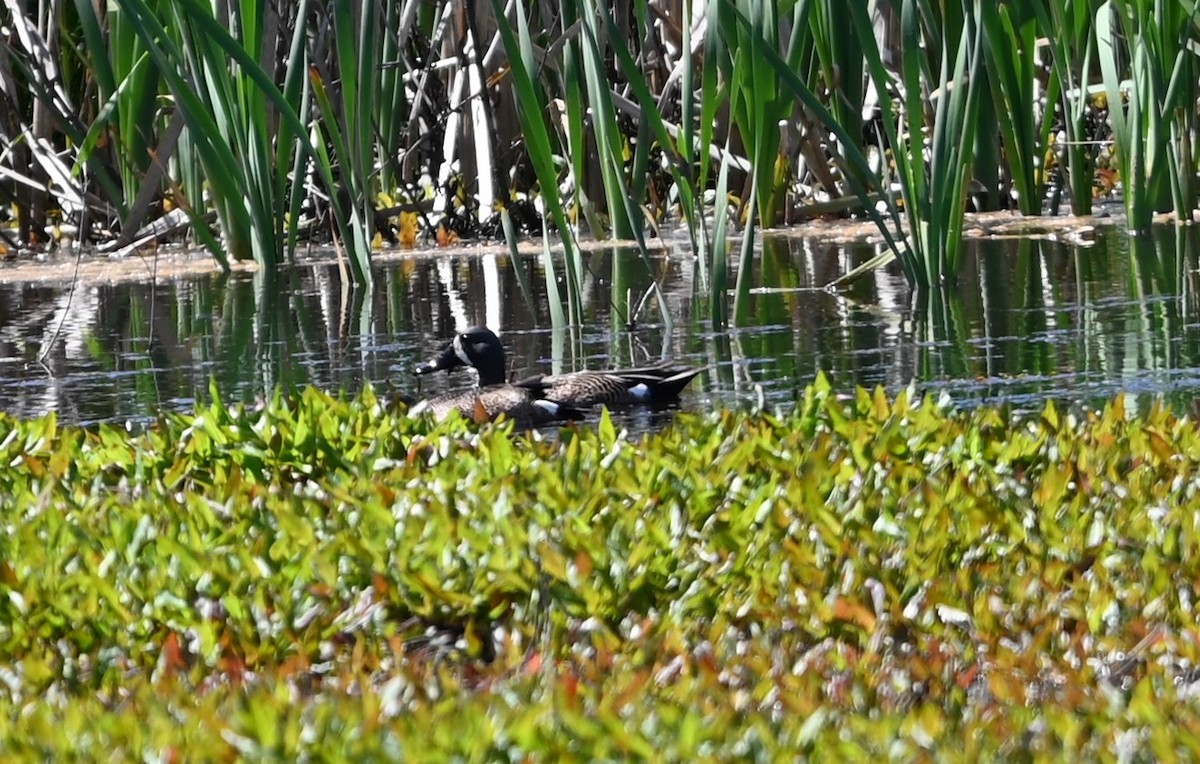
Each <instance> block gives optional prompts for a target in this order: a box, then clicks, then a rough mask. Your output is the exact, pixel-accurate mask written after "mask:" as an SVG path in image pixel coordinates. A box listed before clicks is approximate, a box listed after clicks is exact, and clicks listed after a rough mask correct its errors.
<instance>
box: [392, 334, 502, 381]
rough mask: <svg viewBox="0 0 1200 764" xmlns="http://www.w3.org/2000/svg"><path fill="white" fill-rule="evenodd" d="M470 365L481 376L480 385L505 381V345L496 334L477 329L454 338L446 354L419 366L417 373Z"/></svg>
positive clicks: (446, 345)
mask: <svg viewBox="0 0 1200 764" xmlns="http://www.w3.org/2000/svg"><path fill="white" fill-rule="evenodd" d="M459 366H468V367H470V368H472V369H475V371H476V372H478V373H479V386H480V387H486V386H488V385H498V384H501V383H503V382H504V346H503V345H501V344H500V338H499V337H497V336H496V334H495V332H493V331H492V330H491V329H489V328H487V327H486V326H476V327H472V328H471V329H467V330H466V331H465V332H461V333H459V334H456V335H454V339H452V340H450V341H449V342H447V343H446V344H445V345H444V346H443V347H442V351H441V352H440V353H438V354H437V355H435V356H434V357H433V358H430V359H429V360H428V361H426V362H424V363H421V364H417V367H416V369H414V371H415V372H416V373H417V374H431V373H433V372H435V371H449V370H451V369H455V368H458V367H459Z"/></svg>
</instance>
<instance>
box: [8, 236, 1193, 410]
mask: <svg viewBox="0 0 1200 764" xmlns="http://www.w3.org/2000/svg"><path fill="white" fill-rule="evenodd" d="M968 248H969V257H968V258H967V269H966V272H965V273H964V274H963V276H962V279H961V281H960V283H961V285H962V286H961V287H959V288H958V289H956V290H955V291H954V292H953V293H949V294H945V295H936V296H935V298H934V299H929V300H927V301H926V302H924V303H922V304H918V305H913V304H911V302H910V298H909V294H908V291H907V289H906V288H905V286H904V282H903V279H902V277H901V275H900V273H899V271H898V270H896V269H891V270H888V269H884V270H880V271H876V272H875V273H873V274H871V275H869V276H868V277H866V278H863V279H861V280H859V281H858V282H856V283H854V284H852V285H851V286H850V287H849V288H848V289H847V290H845V291H844V292H842V293H840V294H832V293H829V292H827V291H824V290H822V289H821V287H822V286H823V285H824V284H827V283H829V282H830V281H832V280H833V279H834V278H836V277H837V276H838V275H839V274H841V273H843V272H845V271H846V270H848V269H849V268H851V267H853V266H854V265H857V264H858V263H860V262H863V261H865V260H867V259H869V258H870V257H872V256H874V255H875V254H876V251H875V250H874V249H872V248H871V247H869V246H867V245H840V244H839V245H832V244H824V243H815V242H812V241H808V240H804V239H796V238H783V237H768V238H766V239H765V240H764V241H763V243H762V244H761V248H760V251H759V259H758V261H757V262H756V264H755V274H754V279H755V282H756V286H755V288H754V290H753V292H752V294H751V304H750V310H749V315H750V316H751V324H750V325H749V326H744V327H740V328H733V329H730V330H729V331H722V332H718V331H714V330H713V328H712V322H711V321H710V320H709V316H708V315H707V310H708V304H709V301H708V298H707V295H706V293H705V291H704V290H705V287H704V283H703V278H704V274H703V269H701V268H699V267H698V266H697V264H696V262H695V260H694V259H693V257H692V256H691V254H690V253H689V252H687V251H686V250H685V249H684V248H682V246H680V247H677V248H675V249H673V250H669V251H667V252H665V253H664V254H662V255H660V256H657V257H655V258H653V259H651V260H649V261H647V260H646V259H644V258H643V257H641V256H639V255H637V254H636V253H634V252H632V251H626V250H611V249H610V250H600V251H595V252H592V253H590V254H589V255H588V262H587V271H586V274H585V290H584V295H583V315H584V323H583V325H582V326H580V327H576V328H573V329H570V330H563V331H555V330H553V329H552V328H551V317H550V312H549V309H548V306H547V303H546V298H545V277H544V274H543V271H542V269H541V265H540V261H539V259H538V258H537V257H528V258H520V259H517V260H515V261H514V260H512V259H510V258H509V257H507V256H504V255H495V254H471V255H463V254H461V253H460V254H457V255H438V254H432V255H431V254H429V253H423V254H420V255H414V256H412V257H399V258H393V259H390V260H389V261H388V262H385V263H380V264H379V265H378V266H377V271H378V273H377V275H378V288H377V289H376V291H375V293H374V294H373V295H371V296H370V298H369V299H368V297H367V295H365V294H364V293H362V292H360V291H355V290H353V289H351V288H350V287H349V285H348V284H347V283H346V282H345V281H344V280H343V279H341V278H340V277H339V274H338V270H337V268H336V266H334V265H320V266H308V267H302V268H295V269H291V270H288V271H283V272H280V273H266V272H256V273H235V274H231V275H228V276H220V275H205V276H201V277H193V278H186V279H179V280H174V281H169V282H163V283H159V284H157V285H151V284H148V283H120V284H99V285H80V286H78V287H77V288H76V289H75V290H74V293H73V294H72V292H71V290H70V287H69V285H68V284H61V285H52V286H48V285H45V284H22V283H8V284H4V285H0V294H2V298H0V395H2V396H3V401H4V408H5V409H6V410H7V411H9V412H11V413H14V414H17V415H20V416H35V415H39V414H43V413H46V412H48V411H51V410H54V411H58V412H59V416H60V418H62V419H63V420H66V421H76V422H84V423H90V422H96V421H107V420H117V421H124V420H130V419H131V420H135V421H137V420H145V419H147V418H148V417H151V416H153V414H154V413H155V412H156V411H158V410H160V409H166V410H187V409H190V408H191V407H192V406H193V405H194V403H195V401H197V400H206V399H207V398H208V390H209V380H210V378H211V379H213V380H215V382H216V386H217V388H218V390H219V391H220V393H221V395H222V396H223V397H224V398H225V399H226V400H243V401H253V400H254V399H255V398H257V397H260V396H262V395H263V394H264V391H268V390H272V389H274V388H276V387H280V386H281V387H285V388H287V387H296V386H302V385H305V384H314V385H318V386H320V387H322V388H326V389H345V390H349V391H354V390H357V389H359V388H361V387H362V385H363V384H364V382H367V381H370V382H372V383H374V384H376V385H377V386H382V387H383V388H385V389H386V388H388V387H389V386H390V385H393V384H394V385H395V386H396V387H398V388H400V389H403V390H405V391H407V392H409V393H412V394H416V395H424V394H433V393H437V392H441V391H444V390H448V389H453V388H457V387H461V386H466V385H469V384H470V383H471V379H470V377H468V376H467V375H466V374H465V373H464V374H457V375H436V376H435V377H434V378H432V379H423V380H421V382H422V385H423V387H422V388H420V389H418V387H417V380H416V378H415V377H414V376H412V374H411V373H410V370H411V369H412V367H413V365H414V364H415V363H416V362H418V361H419V360H422V359H423V358H425V357H426V356H427V355H429V354H430V353H432V352H433V351H434V350H435V349H436V348H437V347H438V344H439V342H440V341H441V340H442V339H444V338H445V337H447V336H449V335H450V334H452V333H453V332H454V331H455V329H456V328H463V327H466V326H469V325H473V324H487V325H489V326H491V327H493V328H496V329H499V330H500V331H501V332H502V335H503V339H504V342H505V345H506V348H507V350H508V353H509V368H510V372H511V373H514V374H517V375H526V374H532V373H535V372H537V371H545V370H554V371H569V370H573V369H578V368H612V367H617V366H627V365H637V364H644V363H648V362H653V361H656V360H659V359H661V358H664V357H668V356H669V357H673V358H675V359H677V360H680V361H686V362H688V363H692V364H695V365H698V366H703V367H706V368H707V369H708V373H707V374H705V375H702V376H701V377H700V378H699V379H698V380H697V381H696V382H695V383H693V386H692V387H691V388H689V389H688V390H687V391H686V393H685V395H684V398H683V400H682V401H681V404H680V405H681V408H683V409H685V410H696V411H705V410H711V409H714V408H719V407H750V406H755V405H765V406H767V407H769V408H773V407H780V406H788V405H790V404H791V402H792V401H793V400H794V398H795V395H796V394H797V392H798V391H799V390H802V389H803V387H804V385H806V384H807V383H808V382H809V381H810V380H811V379H812V378H813V376H814V375H815V374H816V373H817V371H818V370H824V371H825V372H826V373H827V374H828V375H829V377H830V379H831V381H832V382H833V384H834V385H835V386H836V387H838V388H842V389H846V390H849V389H851V388H852V387H854V386H855V385H864V386H867V387H873V386H875V385H883V386H884V387H886V388H888V389H889V390H895V389H897V388H899V387H902V386H904V385H907V384H909V382H910V381H914V380H915V381H916V383H917V384H918V386H919V387H920V388H922V389H924V390H932V391H939V392H940V391H944V392H946V393H947V394H949V395H950V396H951V397H952V398H954V399H955V400H958V401H960V402H962V403H963V404H966V405H973V404H976V403H981V402H1000V401H1004V402H1009V403H1013V404H1015V405H1016V406H1018V407H1023V408H1030V407H1035V406H1038V405H1040V403H1041V401H1042V400H1043V399H1045V398H1047V397H1050V398H1055V399H1062V400H1070V401H1074V400H1082V401H1085V402H1093V401H1097V400H1099V399H1102V398H1105V397H1109V396H1111V395H1112V394H1114V393H1116V392H1117V391H1121V390H1127V391H1131V392H1135V393H1150V394H1162V395H1165V396H1166V397H1167V398H1169V399H1172V402H1173V403H1176V404H1183V405H1185V406H1189V407H1190V403H1191V399H1192V398H1193V397H1194V394H1195V392H1196V390H1197V389H1200V320H1198V319H1197V299H1196V291H1197V290H1196V286H1197V284H1196V279H1197V270H1196V259H1197V252H1200V234H1198V233H1197V232H1196V231H1194V230H1190V229H1187V230H1183V229H1181V230H1176V229H1174V228H1162V229H1158V230H1156V231H1155V232H1154V233H1153V235H1152V236H1150V237H1141V238H1129V237H1126V236H1124V235H1122V234H1118V233H1116V232H1113V231H1111V230H1101V231H1098V232H1097V233H1096V235H1095V238H1094V240H1092V241H1089V242H1074V243H1068V242H1064V241H1056V240H1052V239H1047V238H1034V239H1029V238H1026V239H991V240H979V241H972V242H970V243H969V245H968ZM655 285H657V288H658V289H660V290H661V297H662V301H661V303H660V300H659V299H658V297H657V296H655V295H654V294H653V292H652V289H653V288H654V287H655ZM660 304H661V305H665V307H666V313H665V314H664V312H663V309H662V308H661V307H660ZM630 313H632V314H633V318H634V320H633V321H632V322H631V321H630ZM639 417H640V419H639ZM641 420H645V421H641ZM657 421H658V420H657V419H655V418H654V415H652V414H651V413H650V412H645V413H641V414H637V415H633V416H632V417H631V418H630V420H629V423H630V425H631V426H632V427H635V428H639V429H640V428H642V427H650V426H653V425H654V424H655V423H656V422H657Z"/></svg>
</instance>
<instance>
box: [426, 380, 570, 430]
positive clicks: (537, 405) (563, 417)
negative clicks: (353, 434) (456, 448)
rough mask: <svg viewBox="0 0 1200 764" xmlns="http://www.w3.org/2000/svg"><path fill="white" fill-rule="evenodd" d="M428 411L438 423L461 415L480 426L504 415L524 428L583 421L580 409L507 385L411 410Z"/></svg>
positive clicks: (436, 399) (464, 393) (457, 394)
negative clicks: (455, 415) (454, 413)
mask: <svg viewBox="0 0 1200 764" xmlns="http://www.w3.org/2000/svg"><path fill="white" fill-rule="evenodd" d="M425 411H428V412H430V413H432V414H433V415H434V417H436V418H437V419H445V418H446V417H448V416H450V414H451V413H452V412H454V411H457V412H458V413H459V414H461V415H462V416H463V417H464V418H466V419H471V420H474V421H476V422H483V421H491V420H493V419H496V418H497V417H499V416H500V415H501V414H504V415H505V416H506V417H507V418H508V419H512V420H514V421H515V422H516V423H517V424H518V425H520V426H523V427H529V426H536V425H541V424H550V423H552V422H559V421H569V420H577V419H582V418H583V412H582V411H581V410H580V409H579V408H577V407H574V406H569V405H567V404H563V403H559V402H557V401H551V400H546V399H545V398H544V397H543V396H542V395H541V394H540V393H539V392H538V391H537V390H536V389H531V388H523V387H519V386H517V385H503V384H502V385H489V386H487V387H476V388H472V389H470V390H462V391H459V392H454V393H446V394H444V395H437V396H434V397H432V398H426V399H425V400H423V401H421V402H420V403H418V404H417V405H415V406H413V407H412V408H410V409H409V412H410V413H412V414H421V413H424V412H425Z"/></svg>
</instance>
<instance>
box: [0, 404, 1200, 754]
mask: <svg viewBox="0 0 1200 764" xmlns="http://www.w3.org/2000/svg"><path fill="white" fill-rule="evenodd" d="M1198 460H1200V435H1198V434H1197V431H1196V427H1195V424H1194V423H1193V422H1191V421H1189V420H1187V419H1186V418H1178V417H1176V416H1175V415H1173V414H1172V413H1170V412H1169V411H1166V410H1164V409H1161V408H1154V409H1152V410H1150V411H1149V412H1148V413H1145V414H1138V413H1135V412H1133V411H1131V410H1127V409H1126V408H1124V407H1123V405H1122V403H1121V401H1120V399H1118V400H1116V401H1114V402H1113V403H1111V404H1110V405H1109V406H1108V407H1107V408H1106V409H1105V410H1104V411H1103V412H1101V413H1095V414H1069V413H1065V412H1064V411H1063V410H1061V409H1060V408H1056V407H1055V406H1052V405H1047V407H1046V408H1045V410H1044V411H1042V412H1041V413H1040V414H1039V415H1035V416H1027V417H1021V418H1012V417H1010V416H1009V415H1008V414H1006V413H1005V412H1004V411H1002V410H995V409H979V410H974V411H970V412H959V411H955V410H952V409H948V408H945V407H943V406H941V405H939V404H938V403H936V402H934V401H931V400H929V399H924V400H921V399H918V398H916V397H915V396H914V395H912V394H911V393H909V394H903V393H902V394H900V395H899V396H898V397H897V398H896V399H894V400H891V399H889V398H887V397H886V396H885V395H884V394H882V393H875V394H873V395H872V394H869V393H866V392H860V393H859V394H858V395H857V397H856V398H853V399H850V400H839V399H838V398H837V397H836V396H834V395H833V394H832V393H831V392H830V390H829V387H828V385H827V384H826V383H825V382H824V381H823V380H818V382H817V383H816V384H815V385H814V386H813V387H811V388H810V389H809V390H808V391H807V393H806V395H805V397H804V399H803V401H802V402H801V403H800V404H798V406H797V409H796V411H795V413H793V414H789V415H787V416H785V417H782V418H776V417H771V416H765V415H756V414H747V413H730V412H723V413H717V414H713V415H709V416H704V417H701V416H680V417H679V418H678V420H677V421H676V422H675V423H674V424H673V425H671V426H669V427H667V428H666V430H665V431H663V432H661V433H659V434H654V435H649V436H645V437H640V438H629V437H626V436H625V435H623V434H622V433H621V432H618V431H616V429H615V428H614V426H613V424H612V422H611V421H610V420H609V419H607V418H605V419H603V420H602V421H601V422H600V423H599V424H598V425H592V426H587V427H578V428H576V429H565V430H562V431H559V432H557V433H555V434H554V436H553V437H545V436H544V435H539V434H538V433H525V434H517V433H513V432H512V431H511V430H510V429H509V428H507V427H505V426H494V427H488V428H484V429H483V430H482V431H475V430H473V428H472V426H470V425H469V424H467V423H465V422H461V421H451V422H448V423H444V424H440V425H434V424H432V423H429V422H427V421H424V420H410V419H408V418H406V417H405V416H404V415H403V414H402V413H394V412H389V411H387V410H385V407H383V406H382V405H381V403H380V401H379V400H377V399H376V397H375V396H374V394H373V393H372V392H370V391H369V390H368V391H366V392H365V393H363V394H362V395H360V396H358V397H356V398H354V399H352V400H343V399H336V398H331V397H328V396H327V395H325V394H323V393H321V392H319V391H315V390H306V391H305V392H303V393H302V394H300V395H299V396H298V397H296V398H295V399H291V400H285V399H282V398H280V399H276V400H274V401H272V402H271V403H269V404H268V405H267V406H266V407H265V408H263V409H262V410H243V409H241V408H240V407H225V406H223V405H222V404H221V403H219V402H218V403H215V404H213V405H211V406H209V407H206V408H201V409H199V410H198V411H197V413H196V414H195V415H194V416H191V415H189V416H170V417H169V418H166V419H164V420H163V421H162V422H160V423H159V424H158V425H156V426H154V427H152V428H150V429H149V430H148V431H146V432H144V433H140V434H130V433H128V432H126V431H125V430H123V429H120V428H116V427H101V428H100V429H98V430H84V429H78V428H74V427H60V426H57V425H56V423H55V420H54V418H53V417H47V418H44V419H40V420H34V421H17V420H13V419H8V418H4V419H0V484H2V486H3V488H2V489H0V491H2V493H3V497H4V498H3V509H2V514H0V522H2V523H3V532H2V533H0V559H2V562H0V758H3V759H4V760H6V761H11V760H14V759H16V760H19V759H25V760H61V759H64V758H67V757H70V756H76V757H79V758H83V759H103V760H150V759H154V760H160V759H163V760H168V761H176V760H180V761H182V760H188V761H190V760H197V759H212V760H230V759H232V758H237V757H239V756H246V757H249V758H252V759H258V758H263V757H265V758H273V759H275V760H280V761H292V760H297V759H314V760H316V759H320V760H326V759H330V760H336V759H341V758H345V759H347V760H357V759H361V758H363V757H369V756H377V757H379V758H385V759H399V758H403V759H405V760H431V761H433V760H439V761H440V760H445V759H446V758H447V757H450V756H459V757H461V758H462V760H509V761H537V760H544V761H559V760H563V759H574V760H580V761H590V760H597V759H608V760H627V759H653V760H662V761H665V760H678V761H697V760H702V759H739V760H744V759H747V758H749V759H761V760H774V759H777V758H790V757H791V756H792V755H793V754H794V753H795V752H801V753H804V752H807V753H811V754H814V755H817V756H820V757H821V758H837V759H841V760H862V759H863V758H865V757H867V756H876V757H889V758H893V759H899V760H911V759H914V758H920V757H921V756H922V754H923V752H926V751H931V752H935V753H936V755H937V757H938V758H945V759H963V760H972V761H973V760H976V759H978V758H980V757H985V758H994V757H1010V756H1011V757H1025V756H1032V758H1038V757H1040V756H1041V755H1043V754H1050V755H1054V754H1057V753H1059V752H1061V751H1070V752H1072V753H1073V754H1075V755H1078V756H1081V757H1082V758H1086V759H1095V758H1106V757H1109V756H1120V755H1132V756H1134V757H1135V758H1136V757H1142V758H1153V759H1160V760H1171V759H1173V758H1175V757H1177V756H1179V757H1184V758H1195V757H1197V756H1200V734H1198V733H1200V712H1198V710H1197V703H1198V702H1200V701H1197V700H1195V699H1193V698H1192V697H1190V696H1191V694H1192V681H1193V679H1194V677H1193V676H1192V673H1191V671H1192V666H1193V665H1195V663H1196V661H1197V658H1198V657H1200V640H1198V632H1197V618H1196V615H1195V608H1196V604H1197V603H1196V587H1197V582H1198V581H1200V562H1198V558H1197V555H1196V545H1197V508H1198V507H1200V498H1198V496H1197V482H1198V480H1200V473H1198V471H1197V461H1198Z"/></svg>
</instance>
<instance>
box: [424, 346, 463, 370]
mask: <svg viewBox="0 0 1200 764" xmlns="http://www.w3.org/2000/svg"><path fill="white" fill-rule="evenodd" d="M462 365H463V361H462V359H461V358H459V357H458V353H457V352H456V351H455V348H454V343H450V344H448V345H446V347H445V349H443V350H442V352H440V353H438V354H437V355H435V356H434V357H433V358H430V359H429V360H428V361H425V362H424V363H419V364H417V368H416V369H414V371H415V372H416V373H417V374H432V373H433V372H435V371H449V370H450V369H453V368H456V367H458V366H462Z"/></svg>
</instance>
